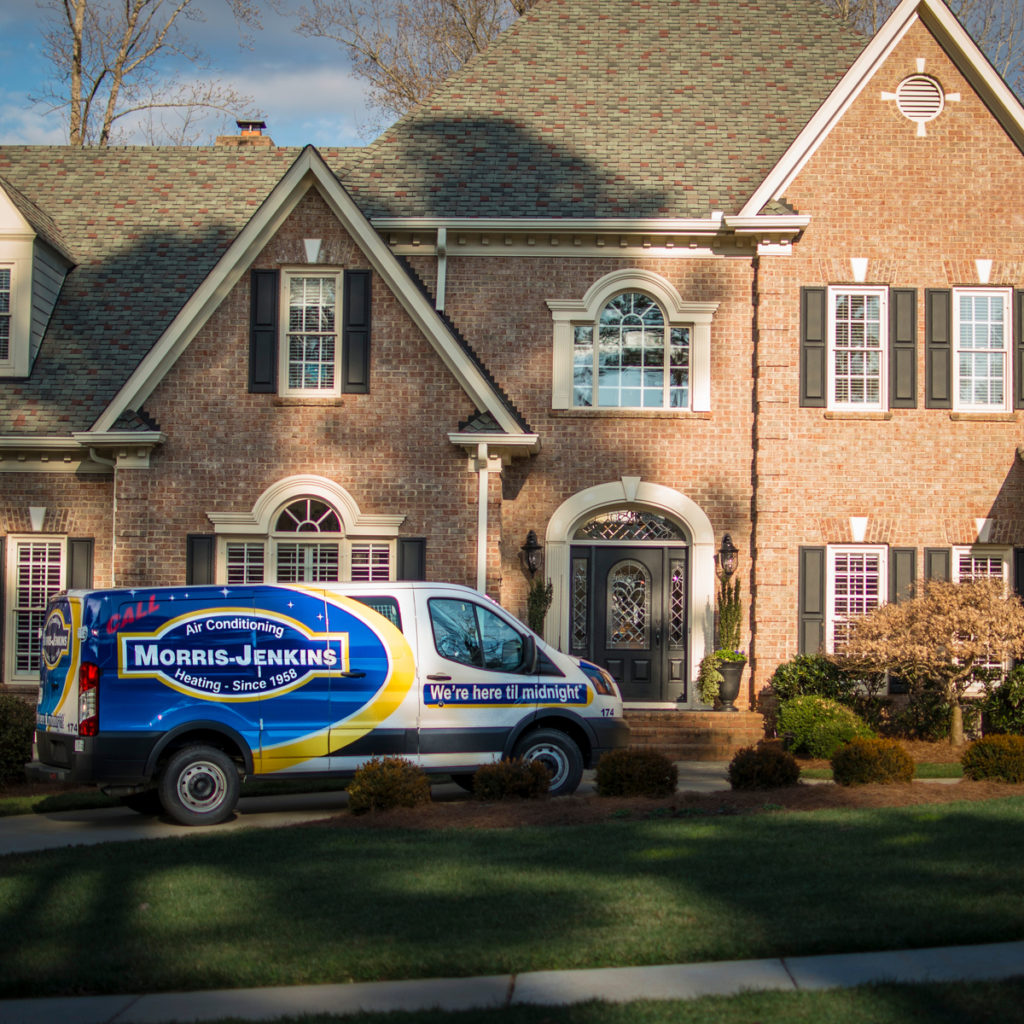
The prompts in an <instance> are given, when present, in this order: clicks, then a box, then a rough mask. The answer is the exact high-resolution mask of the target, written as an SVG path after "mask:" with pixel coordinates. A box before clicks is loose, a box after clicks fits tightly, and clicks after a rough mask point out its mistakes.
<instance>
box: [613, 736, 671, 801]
mask: <svg viewBox="0 0 1024 1024" xmlns="http://www.w3.org/2000/svg"><path fill="white" fill-rule="evenodd" d="M595 782H596V785H597V795H598V796H649V797H662V796H671V795H672V794H673V793H674V792H675V791H676V785H677V784H678V782H679V769H678V768H676V766H675V765H674V764H673V763H672V762H671V761H670V760H669V759H668V758H667V757H666V756H665V755H664V754H662V753H659V752H658V751H657V750H642V749H639V748H624V749H621V750H609V751H608V752H607V753H606V754H602V755H601V760H600V761H598V762H597V773H596V777H595Z"/></svg>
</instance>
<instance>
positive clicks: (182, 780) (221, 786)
mask: <svg viewBox="0 0 1024 1024" xmlns="http://www.w3.org/2000/svg"><path fill="white" fill-rule="evenodd" d="M227 788H228V781H227V779H226V778H225V777H224V773H223V772H222V771H221V770H220V768H219V767H218V766H217V765H215V764H213V763H211V762H210V761H196V762H195V763H194V764H190V765H189V766H188V768H186V769H185V771H183V772H182V773H181V774H180V775H179V776H178V798H179V799H180V800H181V802H182V804H184V806H185V807H187V808H188V809H189V810H191V811H198V812H207V811H211V810H213V809H214V808H216V807H217V806H218V804H220V802H221V801H222V800H223V799H224V794H225V793H226V792H227Z"/></svg>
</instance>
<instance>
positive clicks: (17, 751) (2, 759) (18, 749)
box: [0, 693, 36, 782]
mask: <svg viewBox="0 0 1024 1024" xmlns="http://www.w3.org/2000/svg"><path fill="white" fill-rule="evenodd" d="M35 727H36V713H35V709H34V708H32V707H30V706H29V705H28V704H26V703H25V702H24V701H23V700H21V699H20V698H18V697H15V696H14V694H12V693H0V782H4V781H7V780H9V779H18V778H24V775H25V764H26V762H28V761H31V760H32V734H33V732H34V731H35Z"/></svg>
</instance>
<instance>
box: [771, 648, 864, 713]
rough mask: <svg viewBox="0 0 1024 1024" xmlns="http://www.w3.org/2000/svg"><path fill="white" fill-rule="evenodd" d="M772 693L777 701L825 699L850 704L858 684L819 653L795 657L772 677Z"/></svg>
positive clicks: (781, 666)
mask: <svg viewBox="0 0 1024 1024" xmlns="http://www.w3.org/2000/svg"><path fill="white" fill-rule="evenodd" d="M772 690H773V691H774V693H775V696H776V697H778V698H779V700H780V701H784V700H792V699H793V698H794V697H828V698H830V699H831V700H835V701H839V703H840V704H849V703H850V701H851V700H853V698H854V696H855V694H856V691H857V684H856V682H855V681H854V680H852V679H851V678H850V677H849V676H848V675H847V674H846V673H845V672H844V671H843V670H842V669H841V668H839V666H838V665H836V663H835V662H834V661H830V660H829V659H828V658H826V657H823V656H822V655H820V654H798V655H797V656H796V657H795V658H793V659H791V660H790V661H785V662H783V663H782V664H781V665H779V667H778V668H777V669H776V670H775V672H774V673H773V674H772Z"/></svg>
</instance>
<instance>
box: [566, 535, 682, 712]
mask: <svg viewBox="0 0 1024 1024" xmlns="http://www.w3.org/2000/svg"><path fill="white" fill-rule="evenodd" d="M571 554H572V574H573V578H572V619H573V629H572V642H571V647H572V651H573V653H574V654H578V655H580V656H582V657H587V658H590V659H591V660H592V661H595V662H597V663H598V664H600V665H604V667H605V668H607V669H608V670H609V671H610V672H611V673H612V675H613V676H614V677H615V680H616V682H618V684H619V688H620V689H621V690H622V697H623V700H627V701H651V702H654V701H683V700H686V687H687V682H688V680H687V673H686V663H687V657H686V650H687V636H688V625H689V624H688V622H687V617H686V609H687V603H688V600H687V596H688V591H689V582H688V580H689V563H688V557H687V556H688V550H687V549H686V548H685V547H649V546H648V547H641V546H635V547H634V546H628V545H623V546H618V545H615V546H612V545H603V544H594V545H573V547H572V552H571Z"/></svg>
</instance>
